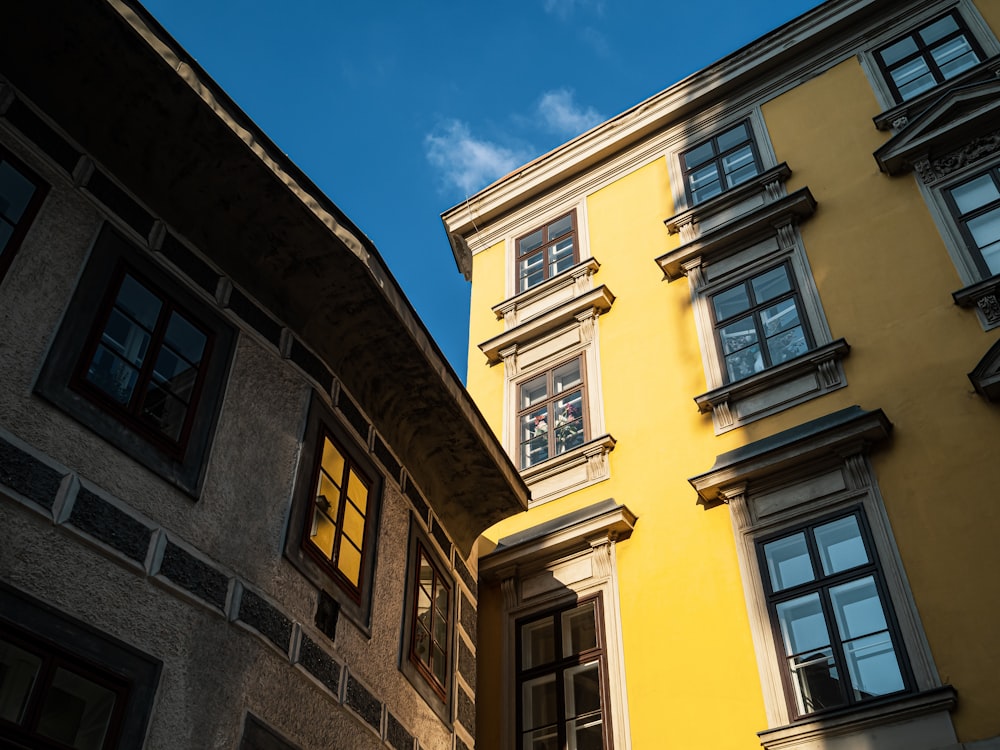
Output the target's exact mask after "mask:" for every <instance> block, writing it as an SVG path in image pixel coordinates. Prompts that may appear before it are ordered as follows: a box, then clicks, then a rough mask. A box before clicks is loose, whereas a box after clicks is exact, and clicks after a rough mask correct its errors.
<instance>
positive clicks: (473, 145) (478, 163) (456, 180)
mask: <svg viewBox="0 0 1000 750" xmlns="http://www.w3.org/2000/svg"><path fill="white" fill-rule="evenodd" d="M424 145H425V146H426V148H427V160H428V161H429V162H430V163H431V165H432V166H434V167H436V168H437V169H439V170H440V171H441V174H442V177H443V178H444V180H445V182H447V183H448V184H450V185H454V186H456V187H459V188H461V189H462V190H463V191H464V192H465V194H466V195H471V194H472V193H474V192H476V191H477V190H479V189H481V188H483V187H485V186H486V185H489V184H490V183H491V182H493V181H494V180H496V179H497V178H499V177H503V176H504V175H505V174H507V173H508V172H510V171H512V170H513V169H515V168H516V167H518V166H520V165H521V164H523V163H524V162H525V161H527V158H528V157H527V155H526V154H524V153H521V152H520V151H517V150H515V149H512V148H507V147H505V146H501V145H500V144H497V143H493V142H491V141H487V140H481V139H479V138H476V137H475V136H473V135H472V133H471V132H470V130H469V126H468V125H466V124H465V123H464V122H461V121H459V120H448V121H446V122H444V123H442V124H441V125H440V126H439V128H438V130H437V132H435V133H429V134H428V135H427V136H426V137H425V138H424Z"/></svg>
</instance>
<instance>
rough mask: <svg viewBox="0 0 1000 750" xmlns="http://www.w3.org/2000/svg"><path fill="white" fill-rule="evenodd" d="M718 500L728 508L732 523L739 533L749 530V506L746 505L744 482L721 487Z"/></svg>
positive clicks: (745, 486)
mask: <svg viewBox="0 0 1000 750" xmlns="http://www.w3.org/2000/svg"><path fill="white" fill-rule="evenodd" d="M719 500H721V501H722V502H724V503H725V504H726V505H728V506H729V510H730V511H731V512H732V514H733V521H735V522H736V528H738V529H739V530H740V531H743V530H744V529H748V528H750V523H751V521H750V506H749V504H748V503H747V485H746V482H741V483H740V484H734V485H731V486H729V487H723V488H722V489H720V490H719Z"/></svg>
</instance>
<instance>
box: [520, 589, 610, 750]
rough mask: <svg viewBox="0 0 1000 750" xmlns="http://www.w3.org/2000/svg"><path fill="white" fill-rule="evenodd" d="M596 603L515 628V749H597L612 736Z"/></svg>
mask: <svg viewBox="0 0 1000 750" xmlns="http://www.w3.org/2000/svg"><path fill="white" fill-rule="evenodd" d="M600 623H601V600H600V598H599V597H598V598H595V599H589V600H587V601H583V602H579V603H574V604H573V605H571V606H569V607H565V608H562V609H559V610H557V611H555V612H549V613H547V614H545V615H542V616H536V617H532V618H530V619H528V620H523V621H521V622H519V623H518V624H517V633H518V636H517V660H518V681H517V688H518V717H519V720H518V724H519V730H520V742H519V744H518V747H519V748H522V750H549V749H550V748H553V749H556V748H575V749H577V750H601V749H602V748H606V747H607V746H608V741H607V738H608V737H609V736H610V732H609V727H608V726H607V719H606V716H605V709H604V707H605V705H606V703H607V700H606V697H605V696H606V694H607V688H606V682H607V677H606V673H607V662H606V657H605V648H604V634H603V632H602V629H601V625H600Z"/></svg>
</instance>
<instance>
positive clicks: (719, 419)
mask: <svg viewBox="0 0 1000 750" xmlns="http://www.w3.org/2000/svg"><path fill="white" fill-rule="evenodd" d="M712 413H713V414H714V415H715V423H716V424H717V425H718V426H719V427H720V428H722V427H732V426H733V422H734V421H735V420H734V419H733V411H732V409H730V408H729V399H725V400H723V401H719V402H718V403H717V404H713V405H712Z"/></svg>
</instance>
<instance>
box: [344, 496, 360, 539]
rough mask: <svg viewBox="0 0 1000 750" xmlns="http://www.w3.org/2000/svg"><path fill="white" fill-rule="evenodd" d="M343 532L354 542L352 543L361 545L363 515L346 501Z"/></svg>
mask: <svg viewBox="0 0 1000 750" xmlns="http://www.w3.org/2000/svg"><path fill="white" fill-rule="evenodd" d="M343 529H344V533H345V534H346V535H347V538H348V539H350V540H351V541H352V542H354V545H355V546H357V547H361V546H362V545H361V540H362V539H363V538H364V534H365V517H364V516H363V515H361V514H360V513H358V511H357V509H356V508H355V507H354V506H353V505H351V504H350V503H347V505H345V506H344V524H343Z"/></svg>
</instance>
